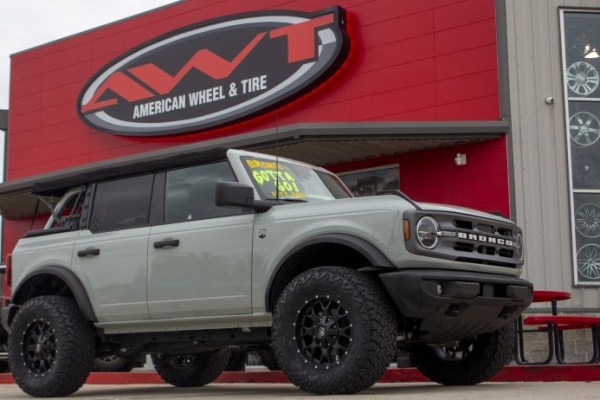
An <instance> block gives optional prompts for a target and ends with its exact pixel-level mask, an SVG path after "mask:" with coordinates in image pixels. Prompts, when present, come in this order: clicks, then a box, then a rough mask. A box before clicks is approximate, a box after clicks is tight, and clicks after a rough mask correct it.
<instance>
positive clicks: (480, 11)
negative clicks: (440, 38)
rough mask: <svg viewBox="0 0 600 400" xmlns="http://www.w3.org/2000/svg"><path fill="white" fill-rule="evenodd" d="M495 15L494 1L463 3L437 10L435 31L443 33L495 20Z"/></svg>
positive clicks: (470, 0)
mask: <svg viewBox="0 0 600 400" xmlns="http://www.w3.org/2000/svg"><path fill="white" fill-rule="evenodd" d="M495 14H496V10H495V7H494V0H467V1H462V2H459V3H454V4H451V5H449V6H447V7H439V8H436V9H435V11H434V18H435V29H436V31H442V30H446V29H451V28H456V27H459V26H463V25H469V24H472V23H474V22H479V21H482V20H485V19H493V18H494V17H495Z"/></svg>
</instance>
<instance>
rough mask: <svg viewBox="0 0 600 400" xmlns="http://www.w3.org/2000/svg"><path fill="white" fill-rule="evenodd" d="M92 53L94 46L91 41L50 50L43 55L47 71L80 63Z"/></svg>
mask: <svg viewBox="0 0 600 400" xmlns="http://www.w3.org/2000/svg"><path fill="white" fill-rule="evenodd" d="M91 54H92V46H91V45H90V43H89V42H86V43H82V44H80V45H78V46H73V47H70V48H68V49H65V50H62V51H55V52H50V53H48V54H46V55H44V56H43V57H42V63H43V65H44V70H45V71H53V70H56V69H60V68H64V67H66V66H69V65H74V64H79V63H80V62H81V61H82V60H87V59H88V58H90V56H91Z"/></svg>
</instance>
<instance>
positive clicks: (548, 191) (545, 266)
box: [505, 0, 600, 312]
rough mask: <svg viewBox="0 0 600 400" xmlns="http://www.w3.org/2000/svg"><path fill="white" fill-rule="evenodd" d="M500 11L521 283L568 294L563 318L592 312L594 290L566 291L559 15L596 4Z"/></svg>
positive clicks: (597, 293) (542, 3)
mask: <svg viewBox="0 0 600 400" xmlns="http://www.w3.org/2000/svg"><path fill="white" fill-rule="evenodd" d="M505 3H506V11H507V13H506V14H507V32H508V35H507V36H508V70H509V90H510V114H511V118H512V121H511V135H510V136H511V139H512V149H511V150H510V151H512V155H513V159H514V162H513V164H514V196H515V210H516V215H515V217H516V221H517V223H519V225H520V226H522V227H523V228H524V232H525V238H526V240H527V242H526V246H527V253H526V259H525V265H526V268H525V275H524V276H525V277H526V278H528V279H530V280H531V281H533V283H534V284H535V287H536V288H538V289H549V290H564V291H569V292H571V293H572V295H573V298H572V299H571V300H570V301H568V302H565V304H561V308H562V309H563V310H566V309H569V308H571V309H575V310H587V311H596V312H597V311H598V310H600V307H599V305H600V290H599V289H598V288H597V287H596V288H592V287H588V288H584V287H574V285H573V284H574V278H573V267H572V259H571V258H572V247H571V227H570V209H569V201H570V200H569V182H568V168H567V166H568V163H567V148H566V146H567V139H566V135H565V111H564V110H565V105H564V101H563V81H562V72H561V48H560V25H559V7H594V8H600V1H598V0H529V1H522V0H506V2H505ZM546 97H553V98H554V104H553V105H548V104H546V103H545V101H544V100H545V98H546ZM543 306H544V305H534V308H536V307H543ZM545 306H546V307H547V305H545Z"/></svg>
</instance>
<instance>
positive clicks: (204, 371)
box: [152, 349, 231, 387]
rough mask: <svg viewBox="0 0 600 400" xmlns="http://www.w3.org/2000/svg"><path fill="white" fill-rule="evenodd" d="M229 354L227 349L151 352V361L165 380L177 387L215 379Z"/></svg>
mask: <svg viewBox="0 0 600 400" xmlns="http://www.w3.org/2000/svg"><path fill="white" fill-rule="evenodd" d="M230 355H231V352H230V351H229V349H221V350H213V351H207V352H204V353H197V354H182V355H170V354H169V355H167V354H152V362H153V363H154V368H155V369H156V372H158V374H159V375H160V377H161V378H162V379H163V380H164V381H165V382H167V383H169V384H171V385H173V386H178V387H198V386H204V385H208V384H209V383H211V382H212V381H214V380H215V379H217V378H218V377H219V375H221V373H222V372H223V371H224V370H225V367H226V366H227V362H228V361H229V357H230Z"/></svg>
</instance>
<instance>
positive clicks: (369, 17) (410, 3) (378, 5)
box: [348, 0, 433, 27]
mask: <svg viewBox="0 0 600 400" xmlns="http://www.w3.org/2000/svg"><path fill="white" fill-rule="evenodd" d="M432 8H433V1H432V0H402V1H401V2H398V0H377V1H375V2H370V3H364V4H359V5H356V6H350V7H348V9H349V11H351V12H353V13H356V14H357V15H359V22H360V26H363V27H364V26H367V25H371V24H374V23H377V22H381V21H386V20H390V19H395V18H398V17H402V16H405V15H411V14H416V13H419V12H422V11H425V10H431V9H432Z"/></svg>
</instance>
